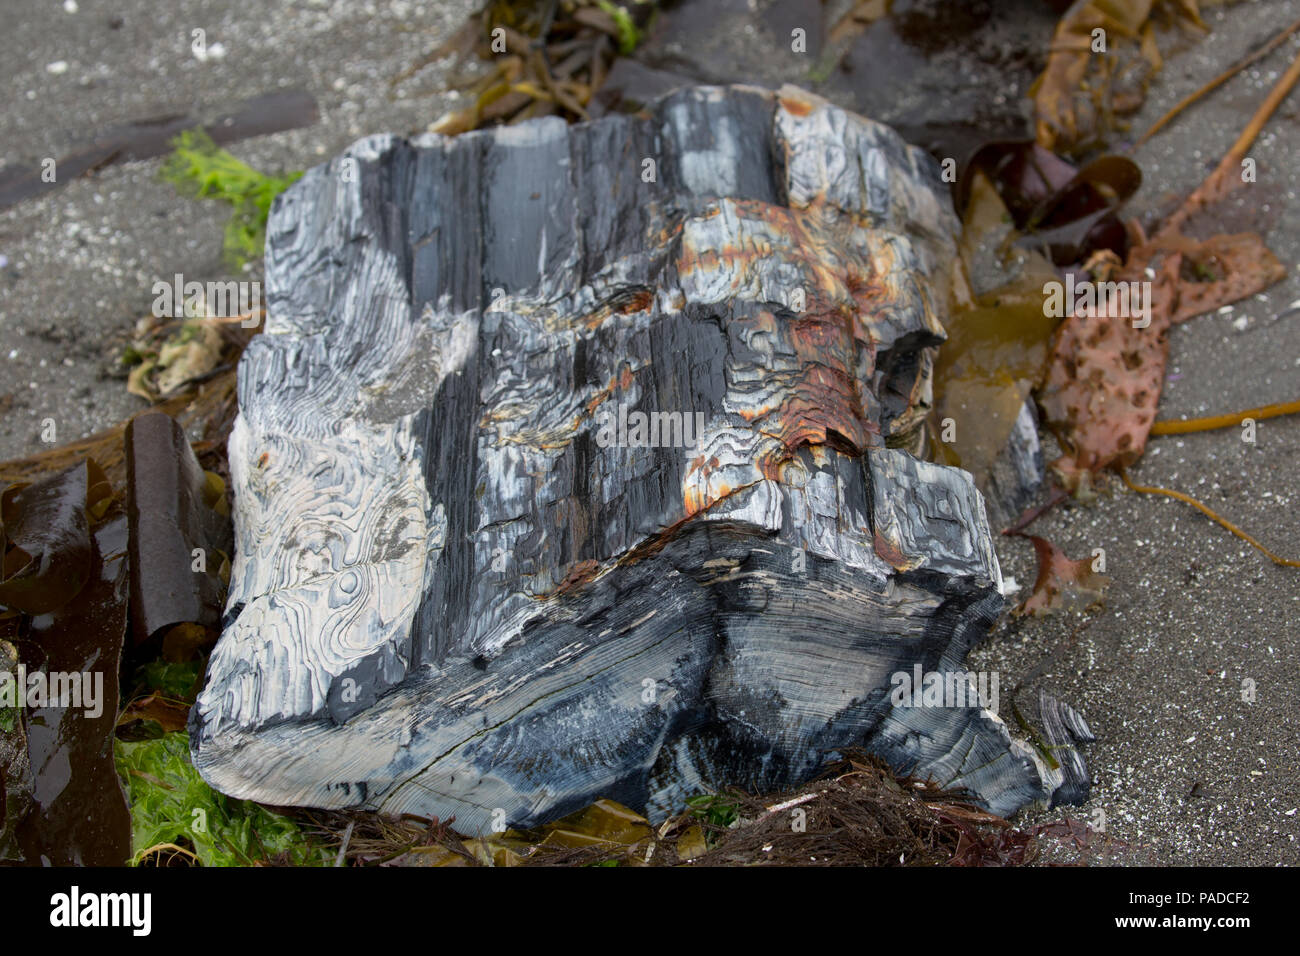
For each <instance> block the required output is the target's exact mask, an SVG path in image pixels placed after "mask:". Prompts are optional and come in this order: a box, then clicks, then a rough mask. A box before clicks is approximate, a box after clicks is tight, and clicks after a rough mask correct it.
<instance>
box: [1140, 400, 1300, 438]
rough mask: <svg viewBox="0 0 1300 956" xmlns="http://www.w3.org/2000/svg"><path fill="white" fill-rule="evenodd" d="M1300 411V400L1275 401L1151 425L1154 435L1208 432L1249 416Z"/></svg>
mask: <svg viewBox="0 0 1300 956" xmlns="http://www.w3.org/2000/svg"><path fill="white" fill-rule="evenodd" d="M1297 412H1300V401H1295V402H1275V403H1274V404H1272V405H1261V406H1260V407H1259V408H1248V409H1246V410H1245V411H1244V412H1233V413H1232V414H1230V415H1208V416H1206V417H1204V418H1183V419H1177V420H1174V419H1166V420H1164V421H1159V422H1156V423H1155V424H1153V425H1152V426H1151V434H1152V435H1186V434H1188V433H1189V432H1208V431H1213V430H1214V429H1216V428H1230V427H1231V426H1233V425H1240V424H1241V423H1242V422H1243V421H1244V420H1245V419H1247V418H1254V419H1256V420H1258V419H1264V418H1277V417H1278V416H1279V415H1294V414H1296V413H1297Z"/></svg>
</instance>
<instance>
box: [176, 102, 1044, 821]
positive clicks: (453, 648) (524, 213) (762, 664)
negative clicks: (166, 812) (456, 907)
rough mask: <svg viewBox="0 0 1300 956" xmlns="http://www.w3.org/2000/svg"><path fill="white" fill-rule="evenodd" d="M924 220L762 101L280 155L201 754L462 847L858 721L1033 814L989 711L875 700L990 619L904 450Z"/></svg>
mask: <svg viewBox="0 0 1300 956" xmlns="http://www.w3.org/2000/svg"><path fill="white" fill-rule="evenodd" d="M652 167H653V168H652ZM651 173H653V176H651V175H650V174H651ZM957 229H958V224H957V222H956V219H955V217H954V215H953V213H952V211H951V208H950V205H949V201H948V198H947V191H946V187H945V186H944V185H943V184H942V183H941V182H940V181H939V177H938V170H937V167H936V166H935V165H934V163H933V161H932V160H931V159H930V158H929V157H927V156H926V155H924V154H923V153H921V152H919V151H918V150H915V149H913V148H911V147H909V146H907V145H906V144H905V143H904V142H903V141H902V140H901V139H900V138H899V137H898V136H897V135H896V134H895V133H894V132H893V131H891V130H889V129H888V128H887V127H884V126H882V125H879V124H876V123H873V122H871V121H869V120H866V119H863V118H861V117H857V116H854V115H852V114H848V113H846V112H844V111H842V110H839V109H837V108H835V107H833V106H830V105H829V104H826V103H825V102H823V101H821V100H818V99H817V98H815V97H812V96H810V95H808V94H806V93H803V92H801V91H798V90H795V89H792V88H786V89H783V90H781V91H780V92H779V93H775V94H774V93H770V92H765V91H759V90H753V89H747V88H740V87H732V88H699V89H692V90H686V91H681V92H678V93H675V94H673V95H671V96H669V97H668V98H666V99H664V100H662V101H660V102H659V103H657V104H656V105H655V106H654V107H653V108H652V109H650V110H648V111H647V112H646V113H645V114H641V115H636V116H609V117H605V118H603V119H601V120H599V121H596V122H594V123H591V124H584V125H579V126H572V127H570V126H566V125H565V124H564V123H563V122H561V121H559V120H556V119H547V120H540V121H536V122H532V123H529V124H526V125H523V126H519V127H511V128H503V129H498V130H491V131H484V132H476V133H470V134H466V135H463V136H459V137H456V138H455V139H445V138H442V137H437V136H425V137H421V138H418V139H415V140H410V141H407V140H403V139H399V138H395V137H391V136H376V137H371V138H369V139H366V140H363V141H361V142H359V143H357V144H355V145H354V146H353V147H352V148H351V149H350V150H349V151H348V152H347V153H346V154H344V155H343V156H340V157H338V158H336V159H334V160H332V161H331V162H330V163H328V164H326V165H324V166H321V167H318V168H316V169H314V170H311V171H310V172H308V173H307V175H306V176H305V177H304V178H303V179H302V180H301V181H300V182H299V183H297V184H296V185H295V186H293V187H292V188H291V189H290V190H289V191H288V192H286V193H285V194H284V195H283V196H281V197H280V199H279V200H277V204H276V206H275V208H274V210H273V212H272V216H271V221H270V226H269V235H268V242H267V261H266V266H267V279H266V281H267V291H268V319H267V325H266V332H265V334H263V335H261V336H258V337H257V338H255V339H254V340H253V342H252V344H251V345H250V346H249V348H248V350H247V352H246V353H245V355H244V358H243V360H242V363H241V366H240V376H239V377H240V382H239V400H240V416H239V419H238V422H237V424H236V427H235V430H234V433H233V435H232V437H231V440H230V465H231V474H232V479H233V485H234V491H235V524H236V539H237V540H236V554H235V560H234V570H233V577H232V581H231V594H230V599H229V605H228V608H227V613H226V617H225V621H224V632H223V635H222V638H221V641H220V643H219V644H218V646H217V648H216V651H215V652H214V655H213V657H212V660H211V663H210V666H209V672H208V678H207V685H206V689H205V690H204V692H203V694H202V696H201V697H200V699H199V702H198V705H197V706H196V707H195V708H194V711H193V717H192V721H191V738H192V747H193V755H194V761H195V765H196V766H197V767H198V769H199V770H200V772H201V773H202V774H203V776H204V777H205V778H206V779H207V780H208V781H210V782H211V783H212V784H213V785H214V786H216V787H217V788H218V789H220V790H222V791H224V792H226V793H230V794H233V795H235V796H239V797H245V798H254V799H257V800H260V801H263V802H267V803H272V804H306V805H313V806H323V807H349V806H366V807H372V808H377V809H381V810H384V811H387V812H401V811H409V812H415V813H421V814H426V815H437V816H439V817H441V818H443V819H446V818H447V817H450V816H453V815H454V816H455V818H456V827H457V829H459V830H462V831H468V832H474V831H482V830H485V829H488V828H490V827H492V826H493V825H500V824H502V823H509V824H531V823H536V822H539V821H541V820H545V819H549V818H553V817H555V816H558V815H560V814H563V813H565V812H568V811H571V810H574V809H577V808H579V807H581V806H583V805H585V804H587V803H589V802H591V801H592V800H593V799H596V798H599V797H611V798H613V799H616V800H619V801H621V802H623V803H625V804H627V805H629V806H631V807H634V808H637V809H644V810H647V811H648V812H650V813H651V814H652V815H658V814H662V813H664V812H667V811H668V810H669V809H671V808H673V807H675V806H680V803H681V801H682V799H683V798H684V797H685V796H688V795H690V794H691V793H694V792H698V791H699V790H700V789H701V788H703V787H717V786H722V785H740V786H746V787H753V788H773V787H779V786H783V785H786V784H790V783H794V782H796V781H800V780H802V779H804V778H806V777H807V776H808V775H809V774H810V773H812V772H813V771H814V770H815V769H816V767H817V765H818V764H819V762H820V761H821V760H822V759H823V758H824V757H825V756H826V753H827V751H830V750H833V749H834V748H836V747H843V746H848V745H854V744H859V745H864V746H866V747H867V748H868V749H870V750H872V751H873V752H876V753H878V754H880V755H881V756H883V757H884V758H885V759H887V760H888V761H889V762H890V763H891V764H892V765H894V766H895V767H896V768H898V769H900V770H903V771H910V772H912V773H915V774H917V775H918V776H921V777H930V778H933V779H935V780H937V781H938V782H940V783H943V784H947V785H953V786H966V787H968V788H970V789H971V791H972V793H973V794H974V795H975V796H976V797H977V798H978V799H979V800H980V801H981V802H982V803H983V804H984V805H986V806H988V807H990V808H992V809H994V810H995V811H998V812H1002V813H1007V812H1011V811H1013V810H1015V809H1017V808H1018V807H1020V806H1022V805H1024V804H1025V803H1027V802H1029V801H1031V800H1045V799H1048V798H1049V797H1050V795H1051V793H1052V791H1053V790H1054V789H1055V788H1056V787H1057V786H1058V785H1059V784H1060V782H1061V778H1060V774H1059V772H1055V771H1049V770H1048V769H1047V768H1046V767H1045V766H1044V765H1043V763H1042V762H1041V761H1040V760H1039V759H1038V757H1037V755H1036V754H1035V752H1034V751H1033V750H1032V748H1030V747H1028V746H1027V745H1025V744H1023V743H1021V742H1019V741H1016V740H1013V739H1012V738H1011V737H1010V736H1009V734H1008V732H1007V730H1006V728H1005V727H1004V725H1003V724H1002V723H1001V722H1000V721H999V720H997V718H996V717H995V716H994V715H993V714H992V713H990V712H989V711H988V710H985V709H982V708H980V707H978V706H939V707H934V706H926V707H909V706H896V705H895V703H892V702H891V699H890V697H891V691H892V690H893V689H894V686H895V682H896V675H898V674H900V673H906V674H908V675H911V674H912V673H913V672H914V667H916V666H920V667H921V669H922V670H923V671H924V672H952V673H955V672H960V671H963V670H964V668H965V665H964V659H965V656H966V653H967V651H968V650H969V648H970V647H971V645H972V644H974V643H975V642H976V641H977V640H979V639H980V638H981V637H982V636H983V635H984V634H985V632H986V631H987V629H988V627H989V625H990V623H991V622H992V621H993V620H994V619H995V618H996V616H997V615H998V614H999V613H1001V611H1002V610H1003V609H1004V606H1005V602H1004V599H1003V597H1002V595H1001V593H1000V590H1001V576H1000V573H999V570H998V564H997V559H996V557H995V555H994V552H993V549H992V546H991V542H990V536H989V529H988V523H987V520H986V518H985V513H984V505H983V503H982V501H981V498H980V495H979V493H978V492H977V491H976V490H975V488H974V487H973V486H972V484H971V481H970V479H969V476H968V475H967V474H966V473H965V472H962V471H959V470H956V469H951V468H945V467H941V466H938V465H934V464H930V463H927V462H925V461H922V460H920V459H918V458H917V457H915V456H914V452H918V451H919V450H920V444H921V441H922V440H923V438H922V431H921V429H920V427H919V426H920V423H921V420H922V419H923V417H924V416H925V414H926V412H927V411H928V408H929V384H930V371H931V368H932V363H933V358H934V354H935V349H936V348H937V347H938V346H939V345H940V343H941V342H942V341H943V338H944V334H943V321H944V319H945V316H946V313H947V309H948V304H947V303H948V296H949V287H950V280H951V276H950V272H949V270H950V269H952V268H953V267H954V262H955V256H956V252H955V235H956V231H957ZM637 415H644V416H645V417H646V419H647V420H648V421H649V422H653V423H654V424H655V426H656V429H655V430H656V431H658V432H660V433H661V434H658V435H657V436H655V439H656V440H655V441H654V442H640V443H638V441H637V440H638V439H639V438H642V437H647V438H648V437H650V436H641V435H640V434H638V433H637V432H636V430H635V427H634V426H635V423H636V422H637V420H638V419H637V417H636V416H637ZM623 421H626V422H627V423H628V425H627V427H620V423H621V422H623ZM678 423H680V426H681V428H680V430H681V432H682V434H678V429H677V427H676V426H677V424H678ZM602 428H603V429H604V431H603V432H602ZM688 429H689V435H688V434H687V430H688ZM664 432H667V433H668V434H667V435H666V436H665V435H664V434H663V433H664ZM688 437H689V438H690V439H691V442H690V443H688V442H687V440H686V439H687V438H688Z"/></svg>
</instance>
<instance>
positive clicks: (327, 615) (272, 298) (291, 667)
mask: <svg viewBox="0 0 1300 956" xmlns="http://www.w3.org/2000/svg"><path fill="white" fill-rule="evenodd" d="M392 143H393V138H392V137H385V136H378V137H370V138H368V139H365V140H362V141H360V142H358V143H357V144H355V145H354V146H353V147H352V149H351V150H349V151H348V152H347V153H345V154H344V155H343V156H342V157H340V158H339V159H336V160H334V162H333V163H331V164H330V165H329V166H328V167H326V168H325V169H323V170H316V171H314V175H315V176H316V177H317V178H318V179H325V178H326V177H328V179H327V181H332V183H333V184H334V188H333V190H332V191H323V190H320V189H319V188H318V189H316V190H314V191H311V192H308V191H307V190H305V189H304V190H299V191H293V192H291V193H289V194H288V195H286V196H285V197H284V199H282V202H284V203H285V204H287V205H294V204H297V205H298V206H300V208H299V209H297V210H295V213H296V215H291V216H289V217H286V218H282V219H278V220H277V221H279V222H293V221H295V219H299V220H300V221H304V222H307V223H310V224H311V226H312V228H304V229H303V231H302V232H301V233H299V235H301V236H304V237H306V236H317V237H318V236H320V235H321V233H322V232H325V233H326V234H330V233H332V234H333V236H334V237H335V238H334V241H335V242H340V243H341V242H343V241H353V240H358V239H362V238H364V237H363V236H362V235H360V233H361V232H362V230H361V228H360V223H361V196H360V192H361V176H360V174H359V173H358V172H357V170H356V168H355V167H351V168H350V167H349V166H348V165H347V163H348V161H349V160H352V161H357V162H359V161H363V160H371V161H373V160H374V159H376V158H377V157H378V156H379V155H381V154H382V153H383V152H384V151H385V150H387V149H390V148H391V147H392ZM313 197H315V201H314V203H313V201H312V200H313ZM274 249H275V250H276V252H275V255H274V256H273V260H272V262H271V263H269V265H268V269H267V277H268V282H267V285H268V310H267V319H266V329H265V334H264V335H262V336H260V337H259V338H258V339H257V340H255V342H254V343H253V346H252V347H250V349H249V354H248V361H246V362H245V364H244V365H243V366H242V367H241V382H240V386H241V401H240V415H239V417H238V418H237V419H236V422H235V426H234V429H233V430H232V433H231V438H230V447H229V460H230V471H231V481H232V487H233V490H234V496H235V508H234V515H235V555H234V560H233V562H232V568H231V580H230V595H229V599H228V601H227V609H228V610H230V609H236V608H239V609H240V610H239V614H238V616H237V617H236V618H235V620H234V621H233V622H231V623H230V624H229V626H227V628H226V629H225V632H224V634H223V639H222V640H221V641H220V642H219V644H218V646H217V647H216V649H215V650H214V652H213V658H212V662H211V668H210V673H211V674H212V675H214V676H213V679H212V680H211V681H210V682H209V684H208V686H207V687H206V688H205V690H204V692H203V694H202V695H201V696H200V698H199V700H198V703H197V706H198V708H199V710H200V712H201V713H202V714H203V715H204V719H205V720H208V721H209V722H210V723H209V729H210V731H211V732H212V733H214V734H215V733H219V732H220V731H221V730H222V729H223V727H224V725H225V724H227V723H229V724H233V725H234V726H236V727H240V728H249V727H256V726H258V725H261V724H264V723H266V722H267V721H270V720H273V719H276V718H290V717H294V716H299V715H305V714H311V713H315V712H317V711H319V710H320V709H321V708H322V707H323V706H324V703H325V700H326V695H327V694H328V692H329V689H330V686H331V684H332V682H333V681H334V679H335V678H336V677H338V676H339V675H340V674H342V673H344V672H346V671H347V670H348V669H349V668H350V667H351V666H353V665H354V664H356V663H357V662H358V661H361V660H364V659H366V658H368V657H370V656H371V655H373V654H375V652H376V651H378V650H379V649H381V648H384V647H385V646H388V647H389V648H391V649H392V653H393V655H394V656H395V657H396V658H397V659H398V660H399V661H401V660H402V659H403V656H404V652H403V650H402V648H403V647H404V646H405V644H406V643H407V638H408V636H409V634H410V630H411V623H412V620H413V617H414V614H415V610H416V608H417V606H418V604H419V601H420V596H421V594H422V593H423V588H424V586H425V584H426V560H427V558H428V556H429V554H430V552H432V551H436V550H437V549H439V548H441V547H442V546H443V544H444V540H445V536H446V519H445V506H444V504H443V503H442V502H438V503H437V504H436V506H435V505H434V503H432V502H430V501H429V496H428V492H427V489H426V486H425V482H424V476H423V474H422V473H421V465H420V460H419V456H418V455H417V453H416V442H415V436H414V434H413V420H414V415H413V414H407V415H402V416H399V417H397V418H395V419H393V420H384V418H385V417H386V416H383V415H375V414H374V413H373V405H374V403H375V401H376V395H375V394H374V392H375V390H376V389H375V387H376V386H381V385H386V384H387V383H388V382H389V380H390V374H391V369H392V368H394V367H396V366H398V365H399V364H400V361H401V360H402V359H403V358H404V357H406V356H407V355H408V354H409V353H410V352H411V351H412V350H413V349H414V347H415V345H416V343H417V342H418V341H421V340H424V341H427V340H429V338H430V337H431V338H432V340H433V342H434V355H435V362H434V363H433V368H434V374H435V375H436V376H438V377H441V376H445V375H447V374H449V373H451V372H453V371H455V369H456V368H458V367H460V365H462V364H463V363H464V361H465V360H466V358H467V356H468V355H469V354H470V352H471V351H472V349H473V347H474V344H475V342H476V335H475V332H476V329H477V325H476V323H475V322H473V321H472V320H470V319H468V318H467V317H465V316H451V315H446V314H443V315H440V316H434V315H430V314H427V313H426V315H425V316H423V317H422V318H423V320H424V323H423V324H424V328H423V329H422V328H421V324H420V323H417V322H415V321H413V319H412V316H411V308H410V297H409V293H408V292H407V290H406V287H405V282H404V281H403V279H402V277H401V276H400V274H399V268H398V264H397V261H396V259H395V258H394V257H393V256H392V255H391V254H384V253H381V252H376V254H375V255H372V256H367V257H365V258H363V259H362V260H361V267H360V269H358V270H357V271H356V272H354V273H352V274H349V275H346V276H343V277H341V281H342V282H343V283H344V287H343V288H342V289H341V290H338V292H337V293H336V294H337V295H338V296H339V301H341V302H342V303H343V304H342V307H341V308H340V309H339V310H338V311H337V313H336V314H337V315H339V316H341V317H342V319H343V320H342V321H341V322H339V323H337V324H335V325H333V326H331V327H325V326H324V325H323V322H322V317H321V316H317V315H313V314H310V313H309V311H308V310H307V309H305V308H303V307H301V305H300V303H301V301H302V299H301V292H300V290H298V289H296V288H292V287H290V288H286V287H284V286H282V285H281V282H282V278H283V276H285V275H286V274H287V273H288V272H290V271H292V270H291V269H289V267H288V263H290V262H293V261H294V260H295V259H300V260H306V261H310V260H312V259H313V258H314V256H315V254H316V253H315V250H313V249H304V248H299V247H298V246H297V245H296V244H294V243H293V242H287V243H284V244H277V245H275V246H274ZM332 281H339V279H338V278H335V279H334V280H332ZM349 326H350V327H349ZM349 338H350V339H352V340H353V341H363V342H367V343H370V344H371V347H369V348H367V349H366V350H365V351H364V352H362V353H361V354H359V355H358V356H356V360H355V362H353V363H350V364H347V365H343V366H340V365H339V364H338V363H336V362H331V361H330V360H329V357H328V349H329V347H330V344H331V342H335V341H340V340H344V339H349ZM426 367H427V366H426ZM426 374H427V372H426ZM270 387H274V388H275V395H276V398H275V400H274V401H259V400H258V396H259V393H260V392H261V391H262V389H264V388H265V389H267V390H268V392H269V388H270ZM384 390H385V389H379V391H381V392H382V391H384Z"/></svg>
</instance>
